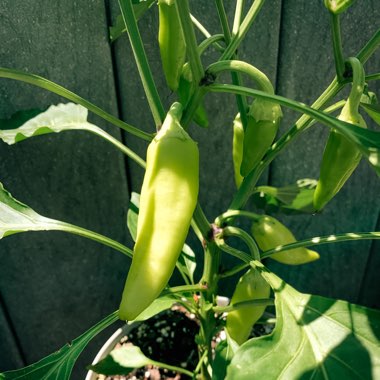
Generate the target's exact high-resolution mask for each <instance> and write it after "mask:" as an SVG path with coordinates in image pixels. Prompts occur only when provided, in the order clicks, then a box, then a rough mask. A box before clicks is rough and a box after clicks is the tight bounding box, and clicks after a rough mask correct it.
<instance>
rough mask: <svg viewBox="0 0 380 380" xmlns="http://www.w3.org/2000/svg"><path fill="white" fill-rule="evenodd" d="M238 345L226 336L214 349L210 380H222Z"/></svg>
mask: <svg viewBox="0 0 380 380" xmlns="http://www.w3.org/2000/svg"><path fill="white" fill-rule="evenodd" d="M238 348H239V345H238V344H237V343H236V342H235V341H233V340H232V339H231V338H229V336H228V335H227V339H225V340H222V341H221V342H220V343H219V344H218V345H217V346H216V348H215V360H214V362H213V363H212V380H224V379H225V378H226V371H227V367H228V365H229V364H230V362H231V360H232V358H233V356H234V354H235V352H236V351H237V349H238Z"/></svg>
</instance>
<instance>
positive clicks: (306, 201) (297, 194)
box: [252, 178, 317, 214]
mask: <svg viewBox="0 0 380 380" xmlns="http://www.w3.org/2000/svg"><path fill="white" fill-rule="evenodd" d="M316 185H317V180H314V179H308V178H305V179H300V180H298V181H297V182H296V183H295V184H293V185H288V186H284V187H273V186H259V187H258V188H257V192H256V193H254V194H253V196H252V199H253V202H254V203H255V205H256V206H257V207H259V208H261V209H263V210H265V211H266V212H268V213H272V212H278V211H282V212H284V213H286V214H293V213H314V212H315V208H314V206H313V195H314V190H315V187H316Z"/></svg>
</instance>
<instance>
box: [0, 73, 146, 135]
mask: <svg viewBox="0 0 380 380" xmlns="http://www.w3.org/2000/svg"><path fill="white" fill-rule="evenodd" d="M0 78H8V79H14V80H18V81H21V82H25V83H29V84H31V85H33V86H37V87H40V88H43V89H45V90H48V91H50V92H53V93H55V94H57V95H60V96H62V97H64V98H66V99H68V100H71V101H72V102H74V103H77V104H80V105H81V106H83V107H85V108H87V109H88V110H89V111H91V112H93V113H94V114H96V115H98V116H100V117H101V118H102V119H104V120H106V121H108V122H110V123H111V124H113V125H115V126H117V127H119V128H121V129H123V130H125V131H126V132H128V133H131V134H132V135H135V136H137V137H139V138H141V139H143V140H146V141H151V140H152V138H153V136H152V135H151V134H149V133H146V132H144V131H141V130H140V129H138V128H136V127H133V126H132V125H130V124H127V123H125V122H124V121H121V120H120V119H118V118H117V117H115V116H113V115H111V114H109V113H107V112H105V111H104V110H102V109H101V108H99V107H98V106H96V105H95V104H93V103H91V102H89V101H87V100H86V99H83V98H82V97H80V96H79V95H77V94H75V93H74V92H72V91H69V90H67V89H66V88H64V87H62V86H60V85H58V84H56V83H54V82H51V81H50V80H48V79H45V78H43V77H40V76H38V75H34V74H29V73H24V72H22V71H19V70H14V69H7V68H4V67H0Z"/></svg>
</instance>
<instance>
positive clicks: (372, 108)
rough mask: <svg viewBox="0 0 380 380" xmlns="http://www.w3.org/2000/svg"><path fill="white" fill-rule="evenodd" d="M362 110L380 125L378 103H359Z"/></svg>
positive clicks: (379, 106)
mask: <svg viewBox="0 0 380 380" xmlns="http://www.w3.org/2000/svg"><path fill="white" fill-rule="evenodd" d="M360 105H361V106H362V108H363V109H364V111H366V112H367V114H368V115H369V116H370V117H371V118H372V119H373V121H374V122H375V123H377V124H378V125H380V104H366V103H360Z"/></svg>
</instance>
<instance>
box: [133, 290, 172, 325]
mask: <svg viewBox="0 0 380 380" xmlns="http://www.w3.org/2000/svg"><path fill="white" fill-rule="evenodd" d="M177 301H178V299H177V298H175V297H173V296H171V295H168V296H162V297H159V298H156V299H155V300H154V301H153V302H152V303H151V304H150V306H148V307H147V308H146V309H145V310H144V311H143V312H142V313H140V314H139V315H138V316H137V317H136V318H135V319H134V320H133V321H129V322H128V323H132V322H137V321H146V320H148V319H150V318H152V317H153V316H155V315H157V314H159V313H161V312H162V311H164V310H168V309H170V308H171V307H172V306H173V305H174V304H175V303H176V302H177Z"/></svg>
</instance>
